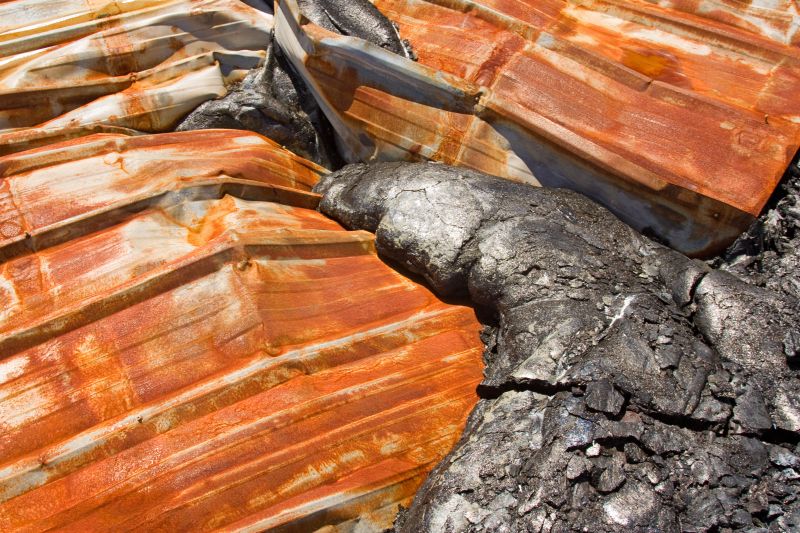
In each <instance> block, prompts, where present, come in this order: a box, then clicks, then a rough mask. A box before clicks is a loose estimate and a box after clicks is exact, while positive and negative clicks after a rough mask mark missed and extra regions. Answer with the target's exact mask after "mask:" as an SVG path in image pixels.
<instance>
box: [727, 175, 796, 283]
mask: <svg viewBox="0 0 800 533" xmlns="http://www.w3.org/2000/svg"><path fill="white" fill-rule="evenodd" d="M714 265H715V266H718V267H720V268H722V269H724V270H727V271H730V272H733V273H735V274H736V275H737V276H738V277H740V278H742V279H745V280H747V281H748V282H749V283H752V284H754V285H758V286H761V287H767V288H770V289H772V290H775V291H779V292H783V293H785V294H789V295H791V296H794V297H795V298H800V167H798V163H797V161H795V163H794V164H792V165H791V166H790V167H789V169H788V170H787V172H786V175H785V176H784V179H783V182H782V183H781V185H780V186H779V187H778V189H777V190H776V192H775V194H774V195H773V198H772V199H771V201H770V207H769V208H768V209H767V210H766V211H765V212H764V214H763V215H761V216H760V217H759V218H758V220H756V221H755V222H754V223H753V225H752V226H750V229H749V230H748V231H747V232H746V233H744V234H743V235H742V236H741V237H739V239H737V240H736V242H735V243H733V245H731V247H730V248H729V249H728V251H727V252H726V253H725V255H724V256H723V257H722V259H721V260H719V261H716V262H714Z"/></svg>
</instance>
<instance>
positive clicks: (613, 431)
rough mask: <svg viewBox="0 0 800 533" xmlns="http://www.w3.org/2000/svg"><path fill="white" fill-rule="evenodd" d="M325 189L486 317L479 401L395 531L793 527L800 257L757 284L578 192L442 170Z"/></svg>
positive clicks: (344, 213) (425, 167)
mask: <svg viewBox="0 0 800 533" xmlns="http://www.w3.org/2000/svg"><path fill="white" fill-rule="evenodd" d="M317 190H318V192H320V193H322V194H323V195H324V196H323V200H322V203H321V206H320V209H321V210H322V211H323V212H324V213H325V214H327V215H329V216H331V217H333V218H335V219H337V220H339V221H340V222H341V223H343V224H344V225H345V226H347V227H349V228H359V229H366V230H369V231H372V232H375V234H376V239H377V240H376V243H377V248H378V251H379V252H380V253H381V254H382V255H383V256H385V257H387V258H391V259H392V260H394V261H396V262H398V263H400V264H401V265H403V266H405V267H406V268H408V269H410V270H412V271H414V272H417V273H419V274H421V275H422V276H424V277H425V279H426V280H427V281H428V282H429V283H430V285H431V286H432V287H433V288H434V289H435V290H436V291H437V292H438V293H439V294H441V295H445V296H446V295H456V294H466V295H468V296H469V298H470V299H471V300H472V302H474V303H475V304H476V306H478V307H479V308H482V309H483V310H484V312H485V313H486V315H487V316H488V317H490V318H489V319H488V320H487V322H488V325H487V326H486V328H485V331H484V341H485V344H486V352H485V361H486V371H485V379H484V382H483V383H482V384H481V386H480V388H479V392H480V394H481V396H482V399H481V400H480V401H479V403H478V405H477V407H476V408H475V410H474V411H473V413H472V414H471V416H470V418H469V421H468V424H467V428H466V429H465V431H464V434H463V437H462V439H461V441H460V442H459V443H458V444H457V446H456V447H455V449H454V450H453V451H452V453H450V454H449V455H448V456H447V457H446V458H445V460H443V461H442V462H441V463H440V464H439V465H438V466H437V468H436V469H435V470H434V471H433V472H432V474H431V475H430V476H429V478H428V479H427V481H426V482H425V484H424V485H423V487H422V488H421V490H420V491H419V493H418V494H417V497H416V499H415V500H414V503H413V505H412V507H411V508H410V509H409V510H408V511H407V512H404V513H402V514H401V515H400V517H399V518H398V520H397V522H396V524H395V527H396V529H397V530H398V531H404V532H406V531H407V532H417V531H432V532H437V533H438V532H457V531H497V532H505V531H508V532H517V531H592V532H595V531H665V532H669V531H725V530H750V531H790V530H797V529H798V528H800V502H798V488H799V487H800V484H798V479H800V457H798V453H800V449H798V443H799V442H800V397H798V391H800V387H798V385H799V384H800V381H799V380H798V378H799V377H800V376H799V375H798V373H799V371H798V368H800V365H798V364H797V357H798V349H800V337H799V336H798V331H799V330H798V308H799V307H800V304H799V303H798V299H797V294H796V293H795V292H793V290H784V289H782V288H781V287H784V286H785V287H789V288H790V289H791V287H794V286H795V285H794V284H795V283H797V275H796V270H794V271H791V272H789V271H788V269H791V268H793V267H791V265H790V266H789V267H786V269H785V270H787V272H786V275H785V276H782V281H780V282H779V286H772V285H770V284H768V283H766V284H758V283H752V282H750V283H749V282H748V281H752V280H750V279H742V278H740V277H738V276H736V275H734V274H733V273H731V272H726V271H725V270H721V269H714V268H712V267H710V266H709V265H707V264H706V263H703V262H700V261H697V260H692V259H688V258H686V257H685V256H683V255H681V254H679V253H676V252H674V251H672V250H669V249H667V248H665V247H663V246H661V245H658V244H656V243H654V242H652V241H650V240H648V239H647V238H645V237H643V236H641V235H640V234H638V233H637V232H635V231H634V230H632V229H631V228H629V227H628V226H626V225H625V224H623V223H622V222H620V221H619V220H618V219H616V218H615V217H614V216H613V215H611V214H610V213H609V212H608V211H606V210H605V209H604V208H602V207H600V206H599V205H597V204H595V203H594V202H592V201H590V200H588V199H587V198H585V197H583V196H581V195H579V194H577V193H574V192H570V191H566V190H559V189H544V188H534V187H529V186H526V185H521V184H516V183H512V182H509V181H506V180H502V179H499V178H494V177H490V176H487V175H484V174H481V173H478V172H474V171H470V170H465V169H457V168H453V167H448V166H445V165H440V164H425V163H420V164H409V163H383V164H376V165H372V166H366V165H350V166H347V167H345V168H343V169H341V170H340V171H338V172H335V173H333V174H331V175H329V176H327V177H325V178H324V179H323V181H322V182H321V183H320V184H319V185H318V187H317ZM795 257H796V256H795ZM776 268H777V267H776ZM781 268H783V267H781ZM729 269H730V270H735V269H732V268H729Z"/></svg>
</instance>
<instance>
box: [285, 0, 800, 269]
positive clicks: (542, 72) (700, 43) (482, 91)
mask: <svg viewBox="0 0 800 533" xmlns="http://www.w3.org/2000/svg"><path fill="white" fill-rule="evenodd" d="M278 3H279V6H278V7H276V15H275V17H276V22H275V24H276V37H277V39H278V42H279V43H280V45H281V46H282V47H283V48H284V49H285V50H286V51H287V52H288V54H289V56H290V58H291V59H292V61H293V63H294V65H295V67H296V68H297V69H298V71H299V72H300V73H301V74H302V75H303V76H304V77H305V80H306V82H307V83H308V84H309V85H310V86H311V88H312V90H313V91H314V94H315V96H316V97H317V99H318V100H319V101H320V103H321V107H322V108H323V110H324V111H325V112H326V114H327V116H328V118H329V119H330V120H331V123H332V124H333V125H334V127H335V128H336V131H337V133H338V134H339V135H340V137H341V138H342V144H343V145H344V146H345V148H346V150H345V151H346V154H345V156H346V157H347V158H348V159H349V160H351V161H365V160H395V159H406V160H416V159H428V160H439V161H443V162H446V163H450V164H456V165H463V166H467V167H471V168H475V169H478V170H481V171H484V172H487V173H490V174H494V175H498V176H501V177H506V178H509V179H513V180H517V181H524V182H528V183H532V184H543V185H547V186H559V187H560V186H565V187H569V188H572V189H575V190H578V191H580V192H583V193H585V194H587V195H588V196H590V197H591V198H593V199H595V200H597V201H599V202H600V203H602V204H603V205H605V206H606V207H608V208H609V209H611V210H612V211H613V212H614V213H615V214H617V215H618V216H619V217H620V218H622V219H623V220H624V221H626V222H627V223H629V224H630V225H632V226H634V227H635V228H637V229H639V230H640V231H644V232H645V233H647V234H649V235H652V236H655V237H657V238H660V239H661V240H663V241H666V242H668V243H669V244H670V245H672V246H673V247H675V248H677V249H679V250H681V251H684V252H687V253H690V254H694V255H704V254H710V253H713V252H717V251H719V250H721V249H722V248H724V247H725V246H726V245H727V244H729V243H730V242H731V241H732V240H733V239H734V238H735V237H736V236H737V235H738V234H739V233H740V232H741V231H743V230H744V229H746V227H747V226H748V224H749V223H750V222H752V220H753V217H754V216H755V215H757V214H758V213H759V211H760V210H761V208H762V207H763V206H764V204H765V203H766V201H767V199H768V198H769V196H770V194H771V193H772V191H773V190H774V188H775V186H776V184H777V183H778V181H779V179H780V177H781V175H782V174H783V172H784V170H785V169H786V167H787V165H788V164H789V162H790V160H791V158H792V157H793V156H794V154H795V152H796V150H797V148H798V146H800V91H798V89H800V49H798V46H797V44H798V35H797V29H798V24H800V18H799V17H798V12H797V6H796V5H795V4H794V3H792V2H766V3H758V2H754V3H751V4H750V5H743V4H740V3H738V2H714V3H708V2H672V3H669V2H667V3H665V2H660V3H658V4H656V3H651V2H647V1H644V0H624V1H622V0H602V1H601V0H579V1H573V2H562V1H556V0H552V1H550V0H548V1H544V2H540V1H537V2H533V1H530V0H427V1H425V0H376V1H375V5H376V6H377V7H378V8H379V9H380V10H381V11H382V12H383V13H384V14H385V15H386V16H388V17H389V18H390V19H392V20H393V21H395V22H396V23H397V24H398V25H399V27H400V32H401V36H402V37H403V38H406V39H408V40H409V41H410V42H411V45H412V47H413V49H414V50H415V51H416V53H417V55H418V56H419V63H413V62H411V61H408V60H405V59H403V58H400V57H397V56H393V55H391V54H388V53H387V52H385V51H384V50H381V49H379V48H378V47H375V46H372V45H370V44H369V43H365V42H364V41H360V40H358V39H354V38H352V37H343V36H339V35H336V34H333V33H331V32H328V31H326V30H324V29H322V28H319V27H317V26H315V25H313V24H311V23H308V22H307V21H306V20H304V18H303V17H302V15H301V13H300V10H299V9H298V7H297V3H296V1H295V0H279V2H278ZM762 4H763V5H762Z"/></svg>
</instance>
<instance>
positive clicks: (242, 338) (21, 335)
mask: <svg viewBox="0 0 800 533" xmlns="http://www.w3.org/2000/svg"><path fill="white" fill-rule="evenodd" d="M0 169H1V170H0V174H1V175H2V176H3V178H4V179H3V180H2V182H0V183H1V184H2V195H1V196H0V198H2V199H1V200H0V202H1V203H2V212H3V214H2V221H1V222H0V231H2V233H3V237H4V239H5V240H4V241H3V242H2V243H0V250H1V251H2V254H3V257H4V258H5V260H4V262H2V263H0V300H2V301H3V302H4V304H3V308H2V310H0V502H2V503H0V530H3V531H12V530H13V531H17V530H19V531H41V530H45V529H68V530H72V531H94V530H113V531H121V530H129V529H137V530H145V531H151V530H170V531H175V530H192V531H199V530H210V529H218V528H224V529H227V530H232V529H236V530H244V531H256V530H264V529H269V528H276V529H278V530H280V529H281V528H288V529H298V530H313V529H315V528H318V527H322V526H325V525H337V524H338V527H339V528H340V529H343V530H346V529H351V528H353V527H356V525H357V524H358V523H359V522H358V521H360V525H361V527H363V526H364V525H365V524H366V525H368V526H369V527H370V528H372V529H376V528H380V527H385V526H387V525H389V524H390V522H391V520H392V518H393V515H394V512H395V510H396V505H397V503H398V502H403V503H406V504H407V503H408V502H410V499H411V497H412V496H413V494H414V492H415V491H416V488H417V487H418V485H419V484H420V483H421V481H422V480H423V478H424V476H425V474H426V473H427V471H428V470H430V468H432V467H433V465H434V464H435V463H436V462H437V461H438V460H439V459H441V458H442V457H443V456H444V454H445V453H446V452H447V451H448V450H449V449H450V447H451V446H452V444H453V443H454V442H455V440H456V439H458V437H459V435H460V432H461V429H462V427H463V424H464V421H465V418H466V415H467V413H468V412H469V411H470V409H471V408H472V406H473V405H474V403H475V401H476V400H477V397H476V393H475V387H476V385H477V383H478V382H479V381H480V379H481V368H482V365H481V352H482V344H481V342H480V340H479V338H478V327H479V325H478V323H477V321H476V319H475V317H474V314H473V312H472V311H471V310H470V309H468V308H464V307H459V306H454V305H448V304H444V303H442V302H441V301H439V300H438V299H437V298H436V297H434V296H433V295H432V294H431V293H430V292H429V291H428V290H426V289H425V288H423V287H422V286H420V285H418V284H416V283H415V282H413V281H411V280H409V279H407V278H405V277H404V276H402V275H401V274H399V273H398V272H396V271H394V270H393V269H391V268H389V267H388V266H387V265H385V264H384V263H382V262H381V261H380V260H379V259H378V258H377V256H376V255H375V253H374V249H373V236H372V235H371V234H369V233H365V232H359V231H356V232H349V231H345V230H343V229H342V228H341V227H340V226H339V225H338V224H336V223H335V222H333V221H331V220H329V219H327V218H326V217H324V216H323V215H321V214H319V213H318V212H316V211H314V210H313V209H312V208H313V207H314V206H315V205H316V202H317V200H318V196H317V195H315V194H313V193H310V192H308V189H309V188H310V187H311V186H312V185H313V184H314V183H315V182H316V180H317V176H318V173H319V172H322V170H321V169H319V168H318V167H315V166H314V165H313V164H311V163H308V162H306V161H304V160H302V159H300V158H299V157H297V156H294V155H293V154H291V153H289V152H287V151H285V150H283V149H281V148H280V147H278V146H276V145H275V144H274V143H272V142H271V141H268V140H267V139H264V138H263V137H260V136H258V135H255V134H252V133H248V132H241V131H221V130H217V131H214V130H210V131H202V132H186V133H173V134H163V135H150V136H140V137H127V136H123V135H95V136H91V137H87V138H84V139H80V140H73V141H68V142H65V143H61V144H53V145H49V146H47V147H45V148H40V149H37V150H32V151H29V152H23V153H19V154H14V155H9V156H5V157H3V158H0Z"/></svg>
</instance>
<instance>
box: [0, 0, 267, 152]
mask: <svg viewBox="0 0 800 533" xmlns="http://www.w3.org/2000/svg"><path fill="white" fill-rule="evenodd" d="M271 30H272V16H271V15H269V14H267V13H263V12H261V11H258V10H256V9H253V8H251V7H249V6H248V5H246V4H244V3H243V2H240V1H238V0H128V1H113V2H105V1H92V2H87V1H83V0H63V1H57V2H41V1H39V0H34V1H31V0H12V1H8V2H2V3H0V146H3V147H4V151H5V152H6V153H8V152H10V151H11V150H12V149H25V148H29V147H34V146H37V145H40V144H43V143H44V141H45V140H47V141H51V140H58V139H66V138H70V137H74V136H76V133H86V132H87V131H90V130H92V129H95V128H98V127H102V126H111V127H118V128H129V129H132V130H138V131H143V132H162V131H169V130H171V129H173V128H174V127H175V125H176V123H177V122H178V121H179V120H180V119H182V118H183V117H184V116H185V115H186V114H187V113H189V112H190V111H192V110H193V109H194V108H195V107H197V106H198V105H199V104H201V103H203V102H204V101H206V100H209V99H212V98H216V97H219V96H222V95H224V94H226V92H227V88H228V86H229V85H230V84H231V83H234V82H236V81H239V80H241V79H242V78H243V77H244V75H245V73H246V72H247V71H248V70H249V69H251V68H253V67H254V66H256V65H258V63H259V62H260V61H261V60H262V59H263V58H264V57H265V49H266V48H267V46H268V44H269V40H270V32H271ZM37 141H38V142H37Z"/></svg>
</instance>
